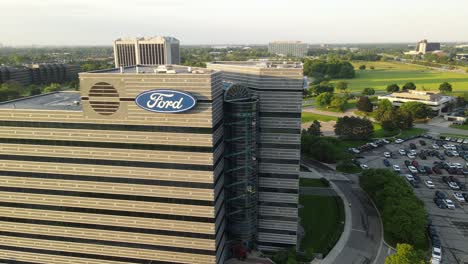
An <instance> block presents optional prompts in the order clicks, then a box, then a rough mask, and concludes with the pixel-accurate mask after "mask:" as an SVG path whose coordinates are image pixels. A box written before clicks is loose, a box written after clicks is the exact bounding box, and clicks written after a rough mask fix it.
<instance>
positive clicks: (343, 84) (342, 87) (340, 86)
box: [336, 81, 348, 91]
mask: <svg viewBox="0 0 468 264" xmlns="http://www.w3.org/2000/svg"><path fill="white" fill-rule="evenodd" d="M336 88H337V89H338V90H341V91H344V90H346V89H348V83H347V82H344V81H340V82H337V83H336Z"/></svg>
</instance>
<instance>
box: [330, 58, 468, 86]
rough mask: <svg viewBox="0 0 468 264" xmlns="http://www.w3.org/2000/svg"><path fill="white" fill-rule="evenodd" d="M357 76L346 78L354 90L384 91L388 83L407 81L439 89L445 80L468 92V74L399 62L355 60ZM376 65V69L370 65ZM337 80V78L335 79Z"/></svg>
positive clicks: (401, 84)
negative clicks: (362, 67) (361, 66)
mask: <svg viewBox="0 0 468 264" xmlns="http://www.w3.org/2000/svg"><path fill="white" fill-rule="evenodd" d="M363 64H364V65H366V67H367V70H363V71H361V70H359V69H358V67H359V65H363ZM353 65H354V67H355V68H356V78H354V79H348V80H345V81H346V82H348V89H349V90H350V91H352V92H361V91H362V90H363V89H364V88H366V87H370V88H374V89H375V90H376V91H379V90H381V91H384V90H385V89H386V88H387V85H389V84H392V83H396V84H398V85H399V86H400V87H401V86H403V85H404V84H405V83H407V82H414V83H415V84H416V86H417V87H422V86H424V88H426V89H429V90H438V88H439V85H440V84H441V83H443V82H449V83H451V84H452V86H453V91H454V92H457V91H467V92H468V74H463V73H454V72H442V71H436V70H433V69H430V68H427V67H424V66H419V65H408V64H402V63H397V62H369V61H365V62H360V61H359V62H353ZM370 66H374V67H375V69H374V70H370V69H369V67H370ZM334 81H336V80H334Z"/></svg>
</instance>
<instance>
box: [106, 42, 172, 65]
mask: <svg viewBox="0 0 468 264" xmlns="http://www.w3.org/2000/svg"><path fill="white" fill-rule="evenodd" d="M179 49H180V42H179V40H178V39H176V38H173V37H152V38H133V39H117V40H115V41H114V60H115V67H121V66H123V67H127V66H134V65H164V64H180V51H179Z"/></svg>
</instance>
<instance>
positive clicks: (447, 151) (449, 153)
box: [444, 150, 453, 157]
mask: <svg viewBox="0 0 468 264" xmlns="http://www.w3.org/2000/svg"><path fill="white" fill-rule="evenodd" d="M444 153H445V155H447V156H448V157H453V153H452V151H451V150H446V151H444Z"/></svg>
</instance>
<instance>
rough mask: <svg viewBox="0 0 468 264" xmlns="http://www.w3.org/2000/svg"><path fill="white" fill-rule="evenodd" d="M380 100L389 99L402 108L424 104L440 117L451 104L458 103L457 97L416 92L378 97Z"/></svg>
mask: <svg viewBox="0 0 468 264" xmlns="http://www.w3.org/2000/svg"><path fill="white" fill-rule="evenodd" d="M378 99H379V100H384V99H387V100H389V101H390V102H391V103H392V105H393V106H396V107H400V106H401V105H402V104H404V103H407V102H420V103H423V104H425V105H427V106H429V108H430V109H431V110H432V111H433V114H434V115H436V116H438V115H441V114H442V112H445V111H446V110H447V108H448V107H449V106H450V104H451V103H454V102H455V101H456V99H455V97H453V96H448V95H443V94H441V93H440V92H438V91H415V90H408V91H403V92H396V93H392V94H388V95H382V96H379V97H378Z"/></svg>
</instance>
